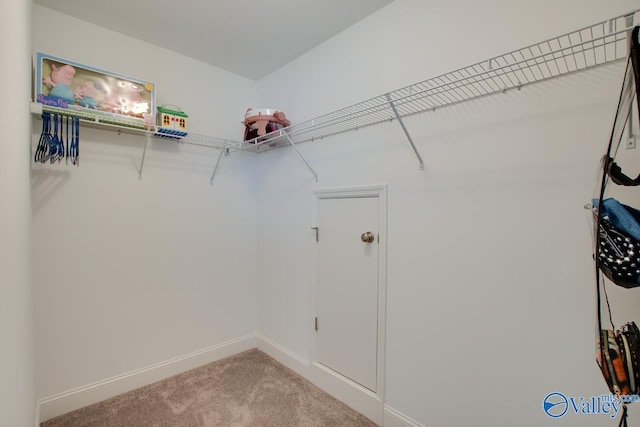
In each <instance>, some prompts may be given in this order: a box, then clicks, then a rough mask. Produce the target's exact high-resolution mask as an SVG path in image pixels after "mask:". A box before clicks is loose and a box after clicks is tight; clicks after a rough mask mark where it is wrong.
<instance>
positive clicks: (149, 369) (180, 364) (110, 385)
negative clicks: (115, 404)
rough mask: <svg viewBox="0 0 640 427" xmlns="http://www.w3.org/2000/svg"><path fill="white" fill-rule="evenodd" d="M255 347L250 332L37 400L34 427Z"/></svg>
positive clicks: (255, 335) (255, 344)
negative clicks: (36, 414) (36, 417)
mask: <svg viewBox="0 0 640 427" xmlns="http://www.w3.org/2000/svg"><path fill="white" fill-rule="evenodd" d="M256 347H257V334H256V333H252V334H248V335H245V336H241V337H238V338H235V339H232V340H228V341H225V342H223V343H220V344H216V345H213V346H210V347H206V348H203V349H200V350H196V351H194V352H191V353H188V354H185V355H182V356H177V357H174V358H172V359H169V360H165V361H162V362H158V363H154V364H152V365H149V366H146V367H142V368H139V369H135V370H133V371H130V372H127V373H124V374H120V375H116V376H113V377H111V378H105V379H103V380H100V381H96V382H94V383H91V384H87V385H84V386H81V387H77V388H74V389H71V390H67V391H64V392H61V393H57V394H54V395H51V396H47V397H44V398H40V399H38V401H37V409H36V412H37V413H38V414H39V416H38V419H37V424H36V426H37V425H39V423H42V422H44V421H46V420H49V419H51V418H54V417H57V416H59V415H62V414H66V413H67V412H71V411H74V410H76V409H80V408H82V407H85V406H88V405H91V404H94V403H97V402H100V401H102V400H105V399H109V398H111V397H114V396H117V395H119V394H122V393H126V392H128V391H132V390H135V389H137V388H139V387H143V386H145V385H148V384H152V383H154V382H156V381H160V380H163V379H165V378H169V377H171V376H173V375H177V374H180V373H182V372H185V371H188V370H190V369H194V368H197V367H199V366H202V365H206V364H208V363H211V362H215V361H217V360H220V359H224V358H225V357H229V356H233V355H235V354H238V353H241V352H243V351H247V350H250V349H252V348H256Z"/></svg>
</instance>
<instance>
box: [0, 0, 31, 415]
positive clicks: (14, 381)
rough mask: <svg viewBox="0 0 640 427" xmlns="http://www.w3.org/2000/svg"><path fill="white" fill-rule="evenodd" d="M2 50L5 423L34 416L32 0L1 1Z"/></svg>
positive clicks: (1, 385) (0, 372)
mask: <svg viewBox="0 0 640 427" xmlns="http://www.w3.org/2000/svg"><path fill="white" fill-rule="evenodd" d="M0 16H2V20H3V22H2V29H1V30H0V52H2V55H3V56H4V57H5V58H10V59H7V60H5V61H3V65H2V67H1V70H0V78H2V81H4V82H5V85H4V88H3V91H2V93H3V97H4V99H5V102H3V103H2V105H1V106H0V114H1V115H2V118H3V123H5V125H6V126H4V130H3V132H2V133H3V135H4V137H3V141H2V143H1V144H0V146H1V147H2V153H3V154H2V156H0V199H1V200H2V202H1V203H0V242H2V243H1V244H0V341H1V342H2V344H0V378H2V380H1V381H0V414H2V423H3V424H5V425H11V426H16V427H22V426H29V425H33V421H34V419H35V417H34V412H35V393H34V352H33V310H32V299H33V292H32V287H31V274H30V253H29V251H30V231H31V212H30V209H29V160H28V158H29V144H28V141H29V137H30V135H29V114H28V111H29V83H30V78H29V76H30V67H29V63H30V61H29V54H28V52H29V50H30V47H31V28H30V21H31V1H30V0H22V1H17V2H3V3H2V4H1V5H0Z"/></svg>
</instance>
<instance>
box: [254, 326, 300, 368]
mask: <svg viewBox="0 0 640 427" xmlns="http://www.w3.org/2000/svg"><path fill="white" fill-rule="evenodd" d="M256 338H257V340H256V341H257V347H258V349H259V350H260V351H262V352H263V353H266V354H268V355H269V356H271V357H273V358H274V359H276V360H277V361H278V362H280V363H282V364H283V365H284V366H286V367H287V368H289V369H291V370H293V371H294V372H296V373H297V374H298V375H302V376H303V377H305V378H307V377H308V375H309V361H308V360H307V359H305V358H303V357H301V356H298V355H297V354H295V353H294V352H292V351H289V350H287V349H286V348H284V347H283V346H281V345H280V344H278V343H275V342H273V341H271V340H270V339H269V338H267V337H265V336H264V335H261V334H257V335H256Z"/></svg>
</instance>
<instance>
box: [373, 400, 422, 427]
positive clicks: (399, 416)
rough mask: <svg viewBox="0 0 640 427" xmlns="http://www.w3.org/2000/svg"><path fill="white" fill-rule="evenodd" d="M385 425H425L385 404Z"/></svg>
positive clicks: (408, 426) (410, 426) (416, 426)
mask: <svg viewBox="0 0 640 427" xmlns="http://www.w3.org/2000/svg"><path fill="white" fill-rule="evenodd" d="M382 425H383V426H384V427H424V425H422V424H420V423H419V422H417V421H416V420H414V419H411V418H409V417H407V416H406V415H404V414H403V413H401V412H398V411H396V410H395V409H393V408H392V407H390V406H387V405H385V406H384V419H383V422H382Z"/></svg>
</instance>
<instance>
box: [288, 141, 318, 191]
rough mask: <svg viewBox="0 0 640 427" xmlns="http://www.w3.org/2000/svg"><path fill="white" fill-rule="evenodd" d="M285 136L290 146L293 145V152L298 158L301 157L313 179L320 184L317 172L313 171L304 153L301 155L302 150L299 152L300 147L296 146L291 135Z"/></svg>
mask: <svg viewBox="0 0 640 427" xmlns="http://www.w3.org/2000/svg"><path fill="white" fill-rule="evenodd" d="M284 136H285V137H286V138H287V141H289V144H291V148H293V151H294V152H295V153H296V154H297V155H298V157H300V160H302V161H303V162H304V164H305V165H306V166H307V168H308V169H309V171H311V173H312V174H313V177H314V178H315V181H316V182H318V174H317V173H316V171H314V170H313V168H312V167H311V165H310V164H309V162H307V160H306V159H305V158H304V156H303V155H302V153H300V150H298V147H296V144H294V143H293V140H292V139H291V138H290V137H289V135H288V134H287V133H285V134H284Z"/></svg>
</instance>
